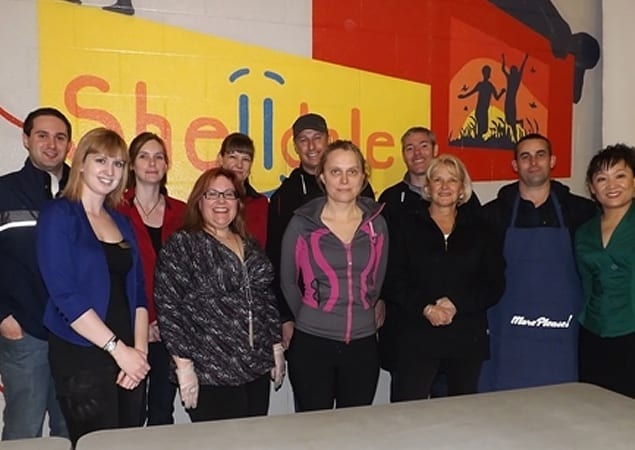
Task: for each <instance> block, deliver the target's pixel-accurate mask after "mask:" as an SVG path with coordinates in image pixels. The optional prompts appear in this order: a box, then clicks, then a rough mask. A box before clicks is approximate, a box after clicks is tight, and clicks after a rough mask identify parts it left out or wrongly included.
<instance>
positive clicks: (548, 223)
mask: <svg viewBox="0 0 635 450" xmlns="http://www.w3.org/2000/svg"><path fill="white" fill-rule="evenodd" d="M555 163H556V158H555V156H554V155H553V154H552V152H551V143H550V142H549V140H548V139H547V138H546V137H544V136H542V135H539V134H529V135H526V136H524V137H523V138H521V139H520V140H519V141H518V143H517V144H516V147H515V149H514V160H513V161H512V167H513V169H514V171H515V172H516V173H518V182H517V183H513V184H510V185H507V186H504V187H503V188H501V189H500V191H499V193H498V196H497V198H496V199H495V200H493V201H491V202H490V203H488V204H487V205H485V207H484V214H485V217H486V219H487V220H488V221H489V222H490V223H491V224H492V226H494V227H496V228H497V230H498V231H499V233H500V236H501V239H504V252H505V261H506V263H507V270H506V272H505V275H506V289H505V294H504V295H503V298H502V299H501V301H500V302H499V303H498V304H497V305H495V306H494V307H492V308H491V309H490V310H489V311H488V321H489V333H490V348H491V357H490V360H489V361H486V362H485V364H484V365H483V369H482V373H481V381H480V386H479V388H480V390H481V391H482V392H486V391H497V390H504V389H515V388H524V387H532V386H543V385H548V384H556V383H564V382H569V381H577V379H578V363H577V340H578V327H577V315H578V312H579V309H580V307H581V305H582V289H581V285H580V281H579V278H578V274H577V271H576V266H575V261H574V257H573V246H572V242H573V236H574V234H575V230H576V229H577V227H578V226H579V225H581V224H582V223H584V222H586V221H587V220H589V219H590V218H591V217H593V216H594V215H595V214H596V213H597V209H596V207H595V205H594V204H593V202H592V201H590V200H588V199H585V198H583V197H579V196H577V195H574V194H572V193H571V192H570V191H569V188H568V187H566V186H565V185H563V184H562V183H559V182H558V181H554V180H551V178H550V175H551V169H552V168H553V167H554V165H555Z"/></svg>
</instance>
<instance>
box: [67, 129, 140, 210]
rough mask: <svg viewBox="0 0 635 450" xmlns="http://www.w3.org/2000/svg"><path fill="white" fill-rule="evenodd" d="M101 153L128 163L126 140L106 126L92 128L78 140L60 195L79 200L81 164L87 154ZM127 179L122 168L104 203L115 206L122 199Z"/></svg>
mask: <svg viewBox="0 0 635 450" xmlns="http://www.w3.org/2000/svg"><path fill="white" fill-rule="evenodd" d="M96 153H99V154H103V155H106V156H109V157H111V158H120V159H121V160H122V161H124V163H125V164H126V165H127V164H128V163H129V161H130V160H129V157H128V149H127V146H126V142H125V141H124V140H123V138H122V137H121V136H119V135H118V134H117V133H116V132H114V131H113V130H109V129H108V128H103V127H100V128H94V129H92V130H90V131H89V132H88V133H86V134H85V135H84V136H82V138H81V139H80V140H79V143H78V144H77V148H76V149H75V153H74V154H73V162H72V165H71V172H70V175H69V177H68V183H67V184H66V188H65V189H64V191H63V192H62V195H63V196H64V197H66V198H68V199H69V200H72V201H76V202H78V201H80V200H81V198H82V191H83V189H84V182H83V180H82V166H83V164H84V162H85V161H86V157H87V156H88V155H93V154H96ZM127 181H128V170H127V168H126V167H124V168H123V175H122V177H121V180H120V181H119V185H118V186H117V188H116V189H115V190H114V191H112V192H111V193H109V194H108V195H107V196H106V199H105V200H104V204H105V205H106V206H108V207H110V208H116V207H117V205H119V203H121V201H122V200H123V193H124V191H125V189H126V185H127Z"/></svg>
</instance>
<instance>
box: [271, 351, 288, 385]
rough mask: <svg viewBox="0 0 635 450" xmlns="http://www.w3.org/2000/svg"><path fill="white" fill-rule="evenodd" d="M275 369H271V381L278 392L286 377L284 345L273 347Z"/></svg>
mask: <svg viewBox="0 0 635 450" xmlns="http://www.w3.org/2000/svg"><path fill="white" fill-rule="evenodd" d="M273 364H274V365H273V368H272V369H271V381H273V387H274V389H275V390H276V391H277V390H278V389H280V387H281V386H282V382H283V381H284V375H285V363H284V348H283V347H282V344H280V343H278V344H274V345H273Z"/></svg>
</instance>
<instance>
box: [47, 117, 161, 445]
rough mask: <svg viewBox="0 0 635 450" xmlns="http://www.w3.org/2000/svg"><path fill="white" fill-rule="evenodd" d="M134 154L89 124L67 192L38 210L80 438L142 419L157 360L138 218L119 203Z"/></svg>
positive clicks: (71, 418)
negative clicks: (151, 345)
mask: <svg viewBox="0 0 635 450" xmlns="http://www.w3.org/2000/svg"><path fill="white" fill-rule="evenodd" d="M127 164H128V153H127V146H126V144H125V142H124V141H123V139H122V138H121V137H120V136H119V135H118V134H117V133H115V132H114V131H112V130H108V129H105V128H97V129H94V130H91V131H89V132H88V133H86V135H84V137H82V139H81V140H80V141H79V144H78V146H77V149H76V151H75V154H74V157H73V164H72V168H71V172H70V176H69V181H68V184H67V186H66V188H65V189H64V191H63V193H62V198H60V199H57V200H54V201H52V202H51V203H50V204H48V205H47V206H46V207H45V208H44V209H43V210H42V212H41V214H40V218H39V220H38V227H37V252H38V263H39V267H40V271H41V272H42V277H43V279H44V282H45V285H46V288H47V290H48V292H49V301H48V305H47V308H46V311H45V314H44V325H45V326H46V327H47V328H48V329H49V330H50V332H51V335H50V338H49V360H50V364H51V372H52V374H53V378H54V381H55V387H56V391H57V397H58V399H59V401H60V406H61V408H62V412H63V414H64V417H65V419H66V422H67V426H68V431H69V436H70V438H71V441H72V443H73V445H75V444H76V442H77V440H78V439H79V438H80V437H81V436H82V435H84V434H87V433H89V432H91V431H95V430H100V429H108V428H120V427H131V426H138V425H140V424H141V423H140V421H141V405H142V400H143V380H144V378H145V376H146V374H147V372H148V370H149V366H148V363H147V356H146V355H147V351H148V350H147V348H148V313H147V309H146V298H145V290H144V284H143V272H142V267H141V263H140V258H139V252H138V249H137V244H136V241H135V237H134V233H133V231H132V227H131V225H130V223H129V222H128V219H126V218H125V217H123V216H122V215H121V214H119V213H117V212H116V211H115V209H114V208H115V207H116V206H117V204H118V203H119V202H120V201H121V199H122V196H123V191H124V188H125V186H126V176H127V172H128V171H127V167H126V166H127Z"/></svg>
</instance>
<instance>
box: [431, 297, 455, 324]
mask: <svg viewBox="0 0 635 450" xmlns="http://www.w3.org/2000/svg"><path fill="white" fill-rule="evenodd" d="M435 304H436V306H439V307H441V308H444V309H445V310H446V311H448V313H450V321H452V319H454V316H455V315H456V306H454V303H452V300H450V299H449V297H441V298H440V299H437V301H436V302H435Z"/></svg>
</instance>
